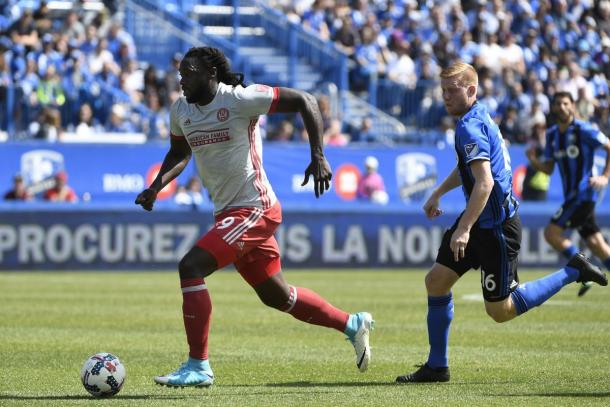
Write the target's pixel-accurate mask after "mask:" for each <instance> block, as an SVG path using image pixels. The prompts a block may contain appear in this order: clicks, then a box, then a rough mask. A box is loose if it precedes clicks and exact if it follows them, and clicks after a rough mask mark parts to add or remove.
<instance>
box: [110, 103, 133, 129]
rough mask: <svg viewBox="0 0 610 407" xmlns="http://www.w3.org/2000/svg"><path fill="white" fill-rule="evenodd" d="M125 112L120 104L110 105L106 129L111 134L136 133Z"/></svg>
mask: <svg viewBox="0 0 610 407" xmlns="http://www.w3.org/2000/svg"><path fill="white" fill-rule="evenodd" d="M127 113H128V112H127V110H126V108H125V106H123V105H122V104H118V103H117V104H114V105H112V109H111V111H110V118H109V121H108V125H107V126H106V129H107V130H108V131H109V132H111V133H133V132H134V131H136V129H135V128H134V126H133V125H132V124H131V122H130V121H129V118H128V117H127Z"/></svg>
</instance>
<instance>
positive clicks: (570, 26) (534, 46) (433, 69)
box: [273, 0, 610, 143]
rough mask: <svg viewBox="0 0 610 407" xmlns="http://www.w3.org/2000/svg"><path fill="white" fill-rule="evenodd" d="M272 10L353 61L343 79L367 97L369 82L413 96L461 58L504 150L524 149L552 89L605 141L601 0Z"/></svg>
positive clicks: (367, 2) (283, 0)
mask: <svg viewBox="0 0 610 407" xmlns="http://www.w3.org/2000/svg"><path fill="white" fill-rule="evenodd" d="M273 4H274V6H275V7H279V8H282V9H283V10H284V12H285V13H286V14H287V15H289V16H290V18H291V20H292V21H295V22H300V23H302V24H303V25H304V26H306V27H308V28H309V29H310V30H312V31H313V32H315V33H316V35H318V36H319V37H321V38H323V39H326V40H329V41H334V42H335V43H336V44H337V45H338V46H339V47H340V48H342V49H343V50H345V52H347V53H348V54H349V55H350V57H351V58H352V59H353V60H354V61H355V62H357V67H356V68H355V69H354V70H353V71H352V75H351V84H352V86H354V87H355V88H356V89H358V88H360V89H365V88H366V82H367V81H368V80H369V79H370V77H371V75H376V76H377V77H380V78H387V79H390V80H391V81H393V82H396V83H399V84H401V85H403V86H404V87H406V88H409V89H414V88H415V87H416V86H417V85H418V83H426V82H429V81H434V80H435V79H436V78H437V77H438V74H439V72H440V69H441V67H443V66H447V65H449V63H451V62H452V61H455V60H457V59H461V60H463V61H464V62H467V63H471V64H473V65H474V66H475V67H476V68H477V71H478V72H479V77H480V101H481V102H482V103H484V104H485V105H486V106H487V107H488V109H489V111H490V113H491V115H492V117H494V118H495V120H497V121H498V123H499V124H500V125H501V129H502V133H503V135H504V137H505V138H506V139H507V140H508V141H510V142H513V143H523V142H525V141H526V140H527V139H528V138H529V135H530V134H532V131H533V129H534V127H535V125H536V124H540V123H545V122H546V120H547V116H548V115H549V97H550V96H551V95H552V94H554V93H555V92H556V91H557V90H567V91H569V92H570V93H571V94H572V96H573V97H574V99H575V100H577V104H578V114H579V115H580V117H581V118H582V119H584V120H592V121H594V122H595V123H597V125H598V126H599V127H600V128H601V129H602V131H604V133H606V134H609V133H610V116H609V112H610V110H609V106H610V103H609V101H610V99H609V92H608V78H609V77H610V1H608V0H601V1H593V0H574V1H567V0H556V1H551V0H534V1H525V0H506V1H501V0H493V1H488V0H465V1H455V0H443V1H440V0H439V1H425V0H419V1H416V0H352V1H349V0H300V1H294V0H274V1H273ZM392 86H393V85H392ZM429 94H430V96H429V100H430V103H431V104H435V105H436V106H442V100H441V97H440V92H439V89H438V87H436V88H434V89H432V90H431V91H430V92H429ZM441 122H442V119H440V120H439V123H441Z"/></svg>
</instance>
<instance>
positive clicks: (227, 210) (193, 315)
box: [135, 47, 374, 387]
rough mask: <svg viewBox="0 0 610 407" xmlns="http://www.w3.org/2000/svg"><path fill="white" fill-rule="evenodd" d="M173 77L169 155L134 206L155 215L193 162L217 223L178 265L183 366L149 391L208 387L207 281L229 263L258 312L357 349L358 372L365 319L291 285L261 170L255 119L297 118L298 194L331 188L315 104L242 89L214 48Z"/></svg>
mask: <svg viewBox="0 0 610 407" xmlns="http://www.w3.org/2000/svg"><path fill="white" fill-rule="evenodd" d="M180 75H181V80H180V84H181V86H182V90H183V93H184V97H181V98H180V99H178V100H177V101H176V102H175V103H174V104H173V106H172V108H171V113H170V124H171V126H170V127H171V145H170V149H169V152H168V153H167V155H166V156H165V159H164V161H163V164H162V166H161V170H160V171H159V174H158V176H157V177H156V178H155V180H154V181H153V182H152V184H151V185H150V187H149V188H148V189H146V190H144V191H142V192H141V193H140V194H139V195H138V197H137V198H136V201H135V203H136V204H139V205H142V207H143V208H144V209H146V210H148V211H150V210H152V208H153V204H154V202H155V199H156V197H157V194H158V193H159V191H161V189H163V187H165V186H166V185H167V184H168V183H169V182H170V181H171V180H173V179H174V178H176V177H177V176H178V175H179V174H180V173H181V172H182V170H184V168H185V167H186V165H187V163H188V162H189V160H190V159H191V156H192V155H194V156H195V162H196V164H197V169H198V172H199V175H200V177H201V179H202V181H203V184H204V185H205V187H206V188H207V190H208V191H209V193H210V196H211V198H212V201H213V202H214V215H215V224H214V226H213V227H212V229H211V230H209V231H208V232H207V233H206V234H205V235H204V236H203V237H202V238H201V239H200V240H199V241H198V242H197V244H196V245H195V246H194V247H193V248H192V249H191V250H190V251H189V252H188V253H187V254H186V255H185V256H184V257H183V258H182V260H181V261H180V263H179V265H178V271H179V274H180V285H181V288H182V299H183V302H182V311H183V319H184V327H185V330H186V336H187V341H188V345H189V357H188V360H187V361H186V362H185V363H183V364H182V365H181V366H180V367H179V368H178V369H177V370H176V371H174V372H172V373H169V374H166V375H164V376H158V377H155V382H157V383H158V384H161V385H166V386H174V387H175V386H180V387H182V386H210V385H211V384H212V383H213V382H214V374H213V373H212V369H211V367H210V363H209V360H208V331H209V327H210V318H211V314H212V303H211V300H210V295H209V293H208V289H207V287H206V284H205V281H204V278H206V277H207V276H209V275H210V274H212V273H213V272H214V271H216V270H218V269H220V268H222V267H224V266H226V265H228V264H231V263H233V264H234V265H235V267H236V269H237V271H238V272H239V273H240V274H241V276H242V277H243V278H244V279H245V280H246V281H247V282H248V283H249V284H250V285H251V286H252V287H253V288H254V291H256V293H257V295H258V296H259V298H260V299H261V301H262V302H263V303H264V304H265V305H267V306H269V307H272V308H275V309H278V310H280V311H283V312H287V313H289V314H291V315H292V316H293V317H295V318H297V319H299V320H301V321H304V322H308V323H310V324H314V325H320V326H324V327H329V328H334V329H336V330H338V331H341V332H343V333H345V334H346V335H347V337H348V339H349V340H350V342H351V343H352V344H353V346H354V348H355V350H356V365H357V367H358V369H359V370H360V371H362V372H363V371H365V370H366V369H367V368H368V365H369V361H370V357H371V350H370V347H369V333H370V330H372V327H373V322H374V321H373V320H372V317H371V314H370V313H368V312H359V313H356V314H351V315H350V314H348V313H347V312H345V311H342V310H340V309H338V308H336V307H334V306H332V305H331V304H329V303H328V302H327V301H326V300H325V299H323V298H322V297H320V296H319V295H318V294H316V293H315V292H313V291H311V290H308V289H306V288H302V287H294V286H291V285H288V284H287V283H286V281H285V280H284V277H283V274H282V272H281V264H280V253H279V248H278V245H277V242H276V240H275V238H274V236H273V233H274V231H275V230H276V228H277V227H278V225H279V224H280V223H281V221H282V214H281V207H280V203H279V202H278V200H277V198H276V196H275V194H274V193H273V189H272V188H271V185H270V184H269V181H268V180H267V176H266V174H265V170H264V169H263V166H262V142H261V137H260V133H259V127H258V118H259V116H260V115H262V114H267V113H273V112H274V111H275V112H299V113H300V114H301V116H302V118H303V122H304V123H305V127H306V129H307V132H308V134H309V143H310V146H311V163H310V164H309V165H308V166H307V168H306V170H305V179H304V181H303V185H305V184H306V183H307V182H308V181H309V178H310V176H313V180H314V190H315V195H316V197H319V196H320V195H322V194H323V193H324V192H325V191H326V190H328V189H329V187H330V180H331V176H332V174H331V170H330V166H329V164H328V162H327V161H326V158H325V157H324V152H323V149H322V143H321V134H322V119H321V113H320V110H319V108H318V105H317V103H316V99H315V98H314V97H313V96H312V95H310V94H308V93H306V92H303V91H299V90H296V89H291V88H272V87H269V86H265V85H251V86H248V87H244V85H243V80H244V77H243V75H242V74H239V73H234V72H231V70H230V65H229V63H228V61H227V59H226V57H225V56H224V55H223V53H222V52H221V51H219V50H218V49H216V48H211V47H197V48H191V49H190V50H189V51H188V52H187V53H186V55H185V56H184V59H183V60H182V61H181V63H180Z"/></svg>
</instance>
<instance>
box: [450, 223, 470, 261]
mask: <svg viewBox="0 0 610 407" xmlns="http://www.w3.org/2000/svg"><path fill="white" fill-rule="evenodd" d="M469 240H470V231H469V230H466V229H462V228H459V227H458V228H457V229H456V230H455V232H453V234H452V235H451V242H450V243H449V247H450V248H451V251H452V252H453V259H454V260H455V261H456V262H458V261H460V259H463V258H464V257H466V246H468V241H469Z"/></svg>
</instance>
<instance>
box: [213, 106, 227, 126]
mask: <svg viewBox="0 0 610 407" xmlns="http://www.w3.org/2000/svg"><path fill="white" fill-rule="evenodd" d="M216 118H217V119H218V121H219V122H224V121H226V120H227V119H228V118H229V109H227V108H226V107H221V108H220V109H218V112H217V113H216Z"/></svg>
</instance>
